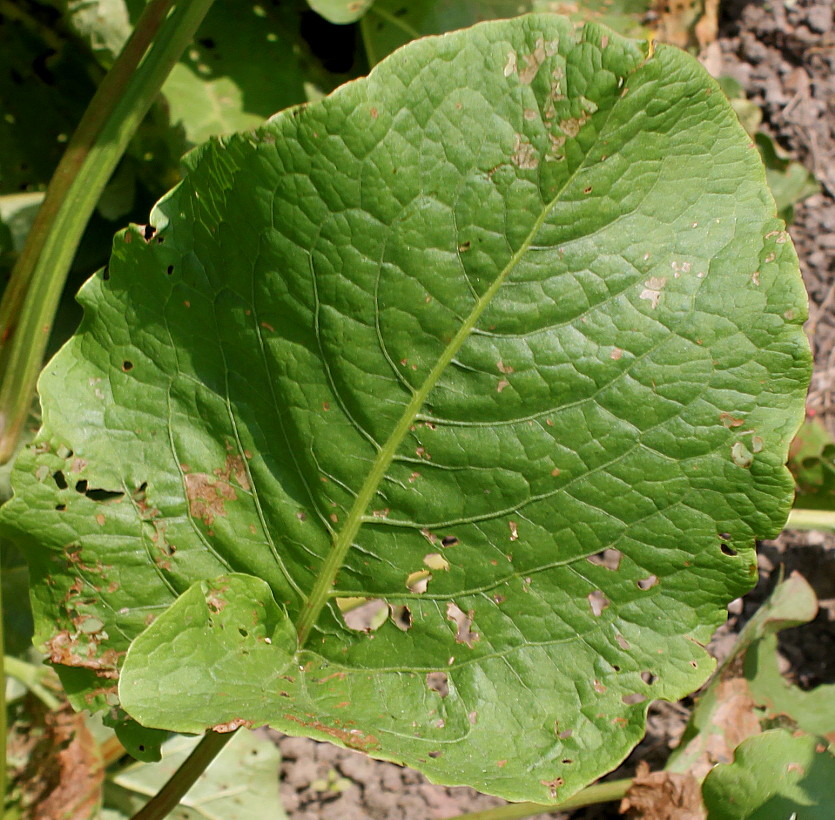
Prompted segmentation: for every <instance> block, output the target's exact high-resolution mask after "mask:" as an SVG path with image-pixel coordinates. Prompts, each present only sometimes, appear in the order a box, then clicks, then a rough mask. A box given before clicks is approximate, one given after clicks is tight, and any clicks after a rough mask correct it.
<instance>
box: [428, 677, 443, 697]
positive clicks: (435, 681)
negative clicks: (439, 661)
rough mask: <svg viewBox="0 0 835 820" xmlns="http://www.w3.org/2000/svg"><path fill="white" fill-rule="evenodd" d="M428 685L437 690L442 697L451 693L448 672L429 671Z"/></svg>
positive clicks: (434, 690)
mask: <svg viewBox="0 0 835 820" xmlns="http://www.w3.org/2000/svg"><path fill="white" fill-rule="evenodd" d="M426 687H427V689H431V690H432V691H433V692H437V693H438V694H439V695H440V696H441V697H442V698H445V697H446V696H447V695H448V694H449V681H448V678H447V674H446V672H429V673H427V675H426Z"/></svg>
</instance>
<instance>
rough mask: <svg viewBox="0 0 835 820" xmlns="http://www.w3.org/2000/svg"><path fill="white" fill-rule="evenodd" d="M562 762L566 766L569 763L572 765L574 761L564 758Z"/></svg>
mask: <svg viewBox="0 0 835 820" xmlns="http://www.w3.org/2000/svg"><path fill="white" fill-rule="evenodd" d="M562 762H563V763H565V765H566V766H567V765H568V764H569V763H573V762H574V761H573V760H572V759H571V758H570V757H564V758H563V759H562Z"/></svg>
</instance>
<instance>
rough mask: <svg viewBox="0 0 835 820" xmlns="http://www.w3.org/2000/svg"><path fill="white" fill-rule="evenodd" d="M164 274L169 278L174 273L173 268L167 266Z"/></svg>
mask: <svg viewBox="0 0 835 820" xmlns="http://www.w3.org/2000/svg"><path fill="white" fill-rule="evenodd" d="M165 272H166V273H167V274H168V275H169V276H171V274H172V273H174V266H173V265H169V266H168V267H167V268H166V269H165Z"/></svg>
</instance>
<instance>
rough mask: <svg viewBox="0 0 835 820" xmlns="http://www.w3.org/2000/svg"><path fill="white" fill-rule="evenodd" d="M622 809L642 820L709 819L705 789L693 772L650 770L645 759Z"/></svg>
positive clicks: (640, 765) (639, 766)
mask: <svg viewBox="0 0 835 820" xmlns="http://www.w3.org/2000/svg"><path fill="white" fill-rule="evenodd" d="M620 813H621V814H625V815H626V816H627V817H631V818H639V820H706V818H707V812H706V811H705V809H704V806H703V805H702V790H701V787H700V786H699V781H698V780H696V778H695V777H693V775H692V774H690V773H687V774H677V773H674V772H650V770H649V764H648V763H647V762H646V761H645V760H642V761H641V762H640V763H639V764H638V771H637V773H636V775H635V779H634V780H633V781H632V786H631V787H630V788H629V791H628V792H627V793H626V797H624V798H623V800H622V801H621V804H620Z"/></svg>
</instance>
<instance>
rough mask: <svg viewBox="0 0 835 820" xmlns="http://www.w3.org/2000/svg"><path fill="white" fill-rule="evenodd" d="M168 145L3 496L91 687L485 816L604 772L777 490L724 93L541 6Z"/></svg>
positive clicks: (88, 300) (759, 331)
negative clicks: (203, 137) (319, 747)
mask: <svg viewBox="0 0 835 820" xmlns="http://www.w3.org/2000/svg"><path fill="white" fill-rule="evenodd" d="M187 164H188V175H187V177H186V178H185V180H184V181H183V182H182V183H181V184H180V185H179V186H178V187H177V188H175V189H174V190H173V191H171V192H170V193H169V194H168V195H167V196H166V197H164V198H163V199H162V200H161V201H160V202H159V203H158V205H157V206H156V208H155V210H154V212H153V214H152V218H151V222H152V225H153V226H154V227H155V229H156V233H155V234H154V235H151V236H146V235H145V234H144V233H143V232H142V231H141V230H138V229H136V228H129V229H128V230H127V231H125V232H123V233H122V234H120V235H118V236H117V237H116V239H115V241H114V247H113V256H112V259H111V262H110V266H109V277H108V278H107V279H104V278H103V277H102V276H101V275H96V276H94V277H93V278H92V279H91V280H90V281H89V282H88V283H87V284H86V285H85V286H84V288H83V289H82V291H81V293H80V295H79V299H80V301H81V302H82V304H83V306H84V309H85V319H84V321H83V324H82V326H81V328H80V330H79V332H78V334H77V335H76V336H75V337H74V338H73V339H72V340H71V341H70V342H69V344H68V345H67V346H66V347H65V348H64V349H63V350H62V351H61V353H60V354H59V355H58V356H57V357H56V358H55V359H54V360H53V362H52V363H51V364H50V365H49V366H48V368H47V369H46V371H45V373H44V374H43V376H42V378H41V382H40V389H41V394H42V398H43V405H44V427H43V430H42V431H41V433H40V434H39V436H38V438H37V439H36V441H35V443H34V444H33V446H32V447H31V448H30V450H29V451H28V452H27V454H25V455H24V456H23V457H22V458H21V459H20V461H19V464H18V466H17V469H16V477H15V491H16V495H15V498H14V500H13V501H12V502H11V503H10V504H9V505H8V506H7V507H6V508H5V510H4V512H3V515H2V520H3V524H4V527H5V528H6V529H9V530H12V531H13V532H14V535H15V537H16V538H17V539H18V540H19V541H22V542H24V543H25V545H26V548H27V550H28V552H29V555H30V562H31V567H32V576H33V600H34V608H35V614H36V619H37V635H36V641H37V642H38V643H40V644H41V645H43V646H44V647H45V648H46V651H47V652H48V654H49V655H50V657H51V659H52V660H53V661H54V662H55V663H56V664H57V665H58V666H57V668H58V669H59V670H60V672H61V675H62V678H63V680H64V682H65V684H66V685H67V688H68V690H69V691H70V692H71V694H72V696H73V698H74V702H75V703H76V705H78V706H84V707H93V708H105V709H111V710H114V715H113V718H114V719H117V720H123V719H124V713H125V712H126V713H127V715H129V716H130V718H131V720H129V721H127V723H123V724H122V732H123V736H124V737H126V738H127V739H128V741H129V742H130V738H131V737H133V738H134V740H135V738H137V737H140V738H143V745H151V744H152V736H151V735H146V734H144V730H143V729H142V728H141V727H142V726H144V727H151V728H162V729H168V730H173V731H180V732H200V731H203V730H204V729H206V728H217V729H219V730H231V729H233V728H236V727H238V726H257V725H261V724H264V723H269V724H270V725H272V726H274V727H275V728H278V729H280V730H282V731H285V732H289V733H291V734H305V735H309V736H312V737H315V738H319V739H324V740H331V741H334V742H336V743H340V744H342V745H346V746H349V747H351V748H356V749H361V750H363V751H366V752H368V753H370V754H372V755H374V756H375V757H380V758H385V759H392V760H397V761H399V762H403V763H407V764H409V765H412V766H415V767H417V768H419V769H421V770H422V771H424V772H425V773H426V774H427V775H428V776H429V777H430V778H432V779H433V780H435V781H438V782H442V783H449V784H467V785H471V786H474V787H475V788H478V789H480V790H482V791H486V792H490V793H494V794H500V795H502V796H505V797H507V798H509V799H526V800H535V801H538V802H549V801H551V802H554V801H558V800H562V799H564V798H566V797H568V796H569V795H570V794H571V793H572V792H574V791H576V790H577V789H579V788H581V787H582V786H584V785H586V784H587V783H589V782H590V781H591V780H593V779H594V778H596V777H598V776H599V775H601V774H602V773H604V772H605V771H607V770H609V769H611V768H612V767H614V766H615V765H616V764H617V763H618V762H619V761H620V760H621V759H622V758H623V757H624V756H625V755H626V754H627V753H628V751H629V750H630V748H631V747H632V746H633V745H634V744H635V743H636V742H637V741H638V740H639V739H640V737H641V736H642V734H643V732H644V721H645V715H646V709H647V706H648V703H649V702H650V700H651V699H654V698H665V699H677V698H679V697H681V696H682V695H684V694H686V693H688V692H691V691H693V690H694V689H695V688H697V687H698V686H699V685H700V684H701V683H702V682H703V681H704V680H705V678H706V677H707V675H708V674H709V672H710V670H711V669H712V667H713V661H712V660H711V658H710V657H709V655H708V654H707V652H706V651H705V649H704V646H705V645H706V643H707V642H708V640H709V638H710V636H711V634H712V632H713V631H714V629H715V628H716V627H717V626H718V625H719V623H721V622H722V620H723V619H724V617H725V607H726V605H727V603H728V602H729V601H730V600H732V599H733V598H736V597H738V596H739V595H741V594H742V593H743V592H744V591H745V590H747V589H748V588H750V586H751V585H752V584H753V582H754V580H755V578H756V563H755V558H754V551H753V544H754V540H755V538H759V537H766V536H769V535H774V534H776V532H777V531H779V529H780V527H781V526H782V523H783V521H784V520H785V517H786V514H787V512H788V509H789V505H790V502H791V495H792V481H791V477H790V476H789V474H788V472H787V470H786V469H785V467H784V462H785V457H786V452H787V448H788V443H789V441H790V440H791V437H792V435H793V433H794V431H795V429H796V428H797V426H798V425H799V423H800V420H801V418H802V414H803V396H804V390H805V385H806V383H807V381H808V378H809V373H810V356H809V351H808V345H807V343H806V340H805V337H804V335H803V332H802V329H801V325H802V323H803V320H804V318H805V297H804V292H803V288H802V285H801V282H800V277H799V273H798V268H797V261H796V257H795V254H794V250H793V248H792V245H791V242H790V240H789V238H788V235H787V233H786V232H785V229H784V225H783V223H782V222H781V221H780V220H778V219H777V218H776V217H775V216H774V203H773V200H772V199H771V197H770V194H769V193H768V190H767V187H766V184H765V180H764V175H763V171H762V168H761V166H760V163H759V159H758V156H757V152H756V149H755V148H754V147H753V146H751V145H750V143H749V140H748V138H747V137H746V136H745V134H744V132H743V131H742V129H741V127H740V126H739V125H738V123H737V122H736V120H735V118H734V115H733V112H732V111H731V109H730V107H729V106H728V104H727V102H726V101H725V100H724V98H723V96H722V94H721V93H720V91H719V89H718V86H716V85H715V83H713V81H712V80H710V79H709V77H708V76H707V75H706V74H705V72H704V71H703V70H702V69H701V68H700V67H699V66H698V64H697V63H696V62H695V61H694V60H692V59H691V58H689V57H688V56H687V55H685V54H683V53H681V52H679V51H677V50H675V49H672V48H665V47H661V46H659V47H658V48H657V49H655V50H653V49H651V48H650V46H649V45H648V44H646V43H638V42H633V41H629V40H625V39H623V38H621V37H618V36H617V35H615V34H613V33H612V32H610V31H608V30H606V29H604V28H602V27H599V26H596V25H593V24H589V25H587V26H585V27H584V28H583V29H582V30H580V31H575V30H574V28H573V27H572V26H571V24H569V23H568V22H567V21H566V20H564V19H562V18H559V17H556V16H552V15H533V16H528V17H522V18H518V19H515V20H512V21H504V22H497V23H488V24H483V25H480V26H476V27H474V28H472V29H470V30H467V31H463V32H458V33H455V34H452V35H447V36H444V37H440V38H428V39H426V40H421V41H417V42H415V43H413V44H411V45H410V46H408V47H406V48H404V49H402V50H401V51H399V52H397V53H396V54H394V55H393V56H392V57H391V58H389V59H387V60H386V61H384V62H383V63H381V64H380V65H379V66H378V67H377V68H375V69H374V71H372V73H371V74H370V75H369V77H368V78H366V79H363V80H360V81H356V82H353V83H350V84H348V85H346V86H343V87H342V88H341V89H339V90H338V91H337V92H335V93H334V94H333V95H331V96H330V97H328V98H326V99H325V100H323V101H322V102H320V103H317V104H315V105H310V106H307V107H300V108H295V109H292V110H289V111H286V112H283V113H282V114H280V115H278V116H277V117H275V118H274V119H273V120H272V121H271V122H270V123H269V124H267V125H266V126H264V127H263V128H261V129H258V130H256V131H254V132H251V133H246V134H241V135H237V136H233V137H229V138H224V139H220V140H212V141H210V142H209V143H207V144H205V145H204V146H202V147H201V148H199V149H198V150H197V151H195V152H194V153H193V154H191V155H190V156H189V158H188V159H187ZM127 363H129V365H130V366H129V367H128V366H126V364H127ZM93 489H95V490H98V491H106V494H100V495H98V496H94V495H91V490H93ZM363 608H365V611H366V612H367V611H368V610H371V616H372V617H368V618H367V619H366V620H365V621H358V620H357V619H356V618H352V616H351V613H352V612H356V611H357V610H360V609H363ZM343 611H344V612H343ZM183 693H188V694H187V696H185V697H184V696H183ZM119 710H123V711H119ZM132 721H136V722H137V723H133V722H132ZM138 724H139V725H138ZM499 737H500V738H502V741H503V742H502V744H501V749H499V748H497V744H496V742H495V741H496V738H499Z"/></svg>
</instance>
